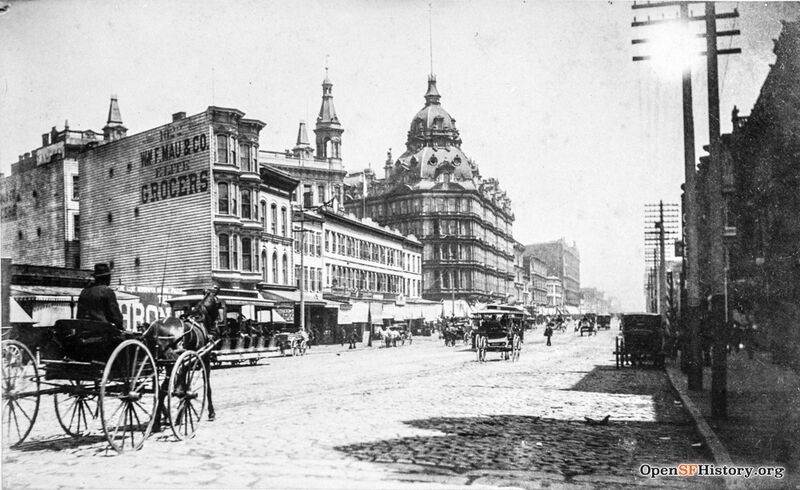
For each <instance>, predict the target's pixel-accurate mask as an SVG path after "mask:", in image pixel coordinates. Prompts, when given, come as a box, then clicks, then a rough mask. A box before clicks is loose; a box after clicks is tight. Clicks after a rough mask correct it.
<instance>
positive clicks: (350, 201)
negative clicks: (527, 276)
mask: <svg viewBox="0 0 800 490" xmlns="http://www.w3.org/2000/svg"><path fill="white" fill-rule="evenodd" d="M440 99H441V96H440V94H439V91H438V89H437V87H436V78H435V77H434V76H433V75H431V76H430V77H429V78H428V91H427V92H426V93H425V106H424V107H423V108H422V109H420V110H419V111H418V112H417V113H416V114H415V115H414V118H413V119H412V120H411V127H410V129H409V131H408V136H407V139H406V150H405V152H403V154H402V155H401V156H400V157H399V158H397V159H394V158H392V155H391V150H390V151H389V154H388V158H387V159H386V164H385V166H384V177H383V178H382V179H378V178H376V177H375V175H374V174H373V173H372V172H371V170H365V171H364V172H363V173H362V174H361V175H354V176H351V177H350V178H349V179H347V180H348V182H350V183H351V184H350V186H349V187H348V189H347V196H346V197H345V207H346V208H347V209H348V210H349V211H351V212H353V213H355V214H357V215H359V216H368V217H371V218H372V219H373V220H375V221H377V222H379V223H380V224H382V225H388V226H391V227H393V228H397V229H399V230H400V231H401V232H403V233H405V234H413V235H415V236H416V237H418V238H420V240H421V241H422V243H423V245H424V255H423V263H422V272H423V296H424V297H425V298H426V299H432V300H440V299H451V298H459V299H466V300H468V301H472V302H475V301H489V300H501V301H505V300H507V299H508V296H509V295H510V294H513V293H514V278H515V276H514V238H513V236H512V224H513V222H514V213H513V212H512V210H511V200H510V199H509V198H508V197H507V196H506V193H505V192H504V191H502V190H501V189H500V186H499V183H498V182H497V180H495V179H483V178H482V177H481V175H480V173H479V172H478V167H477V165H476V164H475V162H474V161H472V160H470V159H469V158H468V157H467V155H466V154H465V153H464V152H463V151H462V149H461V136H460V134H459V132H458V129H457V128H456V120H455V118H453V117H452V116H451V115H450V113H448V112H447V111H446V110H445V109H444V107H442V105H441V103H440Z"/></svg>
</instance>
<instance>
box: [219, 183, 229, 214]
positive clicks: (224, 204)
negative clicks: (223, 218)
mask: <svg viewBox="0 0 800 490" xmlns="http://www.w3.org/2000/svg"><path fill="white" fill-rule="evenodd" d="M229 211H230V207H229V206H228V184H226V183H225V182H220V183H219V184H217V212H218V213H219V214H228V212H229Z"/></svg>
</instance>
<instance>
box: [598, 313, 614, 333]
mask: <svg viewBox="0 0 800 490" xmlns="http://www.w3.org/2000/svg"><path fill="white" fill-rule="evenodd" d="M596 328H597V330H611V315H597V326H596Z"/></svg>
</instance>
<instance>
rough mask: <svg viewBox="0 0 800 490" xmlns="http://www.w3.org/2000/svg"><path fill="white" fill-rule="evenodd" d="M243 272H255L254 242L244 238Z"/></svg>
mask: <svg viewBox="0 0 800 490" xmlns="http://www.w3.org/2000/svg"><path fill="white" fill-rule="evenodd" d="M242 270H243V271H252V270H253V241H252V239H250V238H242Z"/></svg>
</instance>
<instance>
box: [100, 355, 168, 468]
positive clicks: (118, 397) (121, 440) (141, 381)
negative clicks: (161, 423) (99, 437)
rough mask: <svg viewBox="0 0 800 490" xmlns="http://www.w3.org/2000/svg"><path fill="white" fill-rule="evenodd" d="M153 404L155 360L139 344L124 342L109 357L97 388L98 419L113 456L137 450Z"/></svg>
mask: <svg viewBox="0 0 800 490" xmlns="http://www.w3.org/2000/svg"><path fill="white" fill-rule="evenodd" d="M157 403H158V370H157V368H156V363H155V360H153V356H152V355H151V354H150V352H149V351H148V350H147V347H145V345H144V344H143V343H141V342H139V341H138V340H126V341H125V342H123V343H121V344H120V345H118V346H117V348H116V349H114V352H112V353H111V356H110V357H109V359H108V363H107V364H106V367H105V369H104V370H103V379H102V382H101V384H100V397H99V400H98V405H99V407H98V408H99V415H100V421H101V423H102V426H103V433H104V434H105V436H106V439H107V440H108V443H109V445H111V447H112V448H114V450H115V451H117V452H123V451H125V450H126V449H127V450H130V449H139V448H141V447H142V444H144V441H145V439H147V436H149V435H150V431H151V430H152V428H153V423H154V422H155V417H154V415H155V412H156V406H157Z"/></svg>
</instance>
